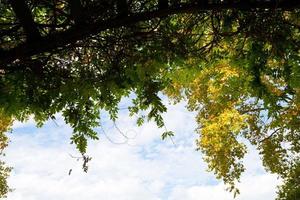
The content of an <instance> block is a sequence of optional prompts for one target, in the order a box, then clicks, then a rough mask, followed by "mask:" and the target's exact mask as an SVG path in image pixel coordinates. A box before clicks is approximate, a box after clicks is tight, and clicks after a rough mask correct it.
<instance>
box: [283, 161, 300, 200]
mask: <svg viewBox="0 0 300 200" xmlns="http://www.w3.org/2000/svg"><path fill="white" fill-rule="evenodd" d="M299 198H300V164H299V161H298V162H297V163H296V164H295V165H294V166H293V167H292V168H291V172H290V174H289V176H288V177H287V178H286V179H285V182H284V184H283V185H282V186H281V187H280V188H279V192H278V197H277V200H294V199H299Z"/></svg>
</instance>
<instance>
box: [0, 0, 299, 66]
mask: <svg viewBox="0 0 300 200" xmlns="http://www.w3.org/2000/svg"><path fill="white" fill-rule="evenodd" d="M14 1H17V0H14ZM18 1H19V0H18ZM287 1H292V0H286V1H284V2H285V4H276V1H266V2H261V3H259V2H252V1H250V0H248V1H246V0H243V1H241V2H238V3H227V4H226V3H222V4H217V3H215V4H207V5H205V6H204V5H203V4H201V5H200V4H197V2H196V3H195V4H191V3H189V4H180V6H176V7H169V8H167V9H158V10H155V11H149V12H144V13H137V14H131V15H129V16H125V17H122V18H113V19H109V20H105V21H103V20H102V19H100V20H98V21H96V22H95V23H92V24H86V25H85V27H84V28H81V27H77V26H74V27H72V28H70V29H68V30H66V31H64V32H57V33H54V34H51V35H48V36H45V37H43V38H41V39H36V40H34V41H31V42H25V43H23V44H20V45H18V46H17V47H15V48H13V49H11V50H8V51H5V50H2V51H1V49H0V60H1V61H0V64H2V65H5V64H8V63H10V62H12V61H15V60H16V59H22V58H24V57H30V56H33V55H37V54H40V53H44V52H49V51H53V50H56V49H58V48H59V47H64V46H66V45H69V44H72V43H75V42H76V41H78V40H83V39H85V38H87V37H89V36H91V35H95V34H98V33H99V32H101V31H104V30H107V29H113V28H119V27H122V26H128V25H132V24H135V23H137V22H140V21H146V20H151V19H154V18H164V17H167V16H169V15H172V14H179V13H194V12H200V11H206V10H221V9H233V8H235V9H243V10H256V9H275V8H277V9H278V8H280V9H295V8H296V7H297V8H299V7H300V3H298V4H291V5H293V6H291V5H290V4H287V3H286V2H287ZM26 21H27V20H26ZM1 67H4V66H1Z"/></svg>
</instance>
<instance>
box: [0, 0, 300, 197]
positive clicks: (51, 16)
mask: <svg viewBox="0 0 300 200" xmlns="http://www.w3.org/2000/svg"><path fill="white" fill-rule="evenodd" d="M299 38H300V3H299V2H298V1H293V0H243V1H242V0H201V1H197V0H185V1H183V0H181V1H180V0H172V1H168V0H158V1H155V0H141V1H134V0H129V1H128V0H119V1H108V0H101V1H100V0H99V1H85V0H69V1H68V0H51V1H50V0H39V1H36V0H27V1H26V0H2V1H1V3H0V91H1V92H0V109H1V113H2V115H3V117H2V118H3V119H8V120H11V119H14V120H20V121H24V120H26V119H28V117H29V116H34V118H35V120H36V122H37V124H38V125H39V126H42V125H43V123H44V122H45V121H46V120H47V119H49V118H52V119H53V118H55V117H54V115H55V114H56V113H58V112H61V113H62V115H63V117H64V119H65V121H66V123H68V124H70V125H71V126H72V128H73V130H74V132H73V135H72V137H71V141H72V142H73V143H74V144H75V145H76V147H77V148H78V150H79V151H80V152H81V153H82V154H83V155H84V154H85V152H86V148H87V139H98V136H97V133H96V132H95V131H94V130H93V128H94V127H96V126H98V125H99V117H100V115H99V114H100V112H101V110H106V111H108V112H109V114H110V117H111V119H112V120H115V119H116V118H117V116H118V103H119V102H120V100H121V99H122V98H123V97H126V96H128V95H129V94H131V93H134V94H135V96H136V97H135V99H133V101H132V106H130V107H129V110H130V113H131V114H139V113H140V112H141V111H147V116H141V117H140V118H139V119H138V121H137V124H139V125H140V124H141V123H143V122H144V120H145V118H146V119H148V120H154V121H155V122H156V123H157V126H158V127H163V126H164V122H163V119H162V117H161V114H162V113H163V112H166V107H165V105H164V104H163V103H162V101H161V99H160V98H159V95H158V94H159V93H160V92H162V93H164V94H165V95H166V96H168V97H169V98H170V100H171V101H173V102H174V103H176V102H179V101H182V100H185V101H187V102H188V108H189V109H190V110H191V111H196V112H197V113H198V115H197V117H196V121H197V122H198V124H199V127H198V128H197V130H196V132H197V134H198V135H199V139H198V140H197V141H196V143H197V147H198V150H200V151H202V153H203V154H204V159H205V161H206V162H207V163H208V166H209V169H210V170H211V171H213V172H214V173H215V174H216V176H217V178H219V179H222V180H223V181H224V182H225V183H226V184H227V185H228V186H229V190H230V191H234V192H235V193H237V192H238V190H237V189H236V188H235V184H236V182H237V181H238V180H239V178H240V175H241V173H242V172H243V171H244V170H245V169H244V166H243V164H242V159H243V157H244V155H245V154H246V152H247V148H246V146H245V143H244V141H245V140H248V141H249V142H250V143H251V144H252V145H254V146H255V147H256V148H257V149H258V151H259V152H260V154H261V157H262V160H263V164H264V166H265V167H266V169H267V170H269V171H270V172H272V173H276V174H279V175H280V176H281V177H282V178H283V179H284V180H285V181H286V182H285V183H286V184H285V185H284V186H283V187H282V188H281V189H280V191H279V197H278V198H279V199H288V197H290V196H292V195H294V196H295V195H298V196H297V197H299V191H298V190H294V189H293V188H292V186H290V185H291V184H297V183H299V181H298V182H297V180H295V179H297V178H293V177H296V176H295V174H299V173H298V171H299V162H298V163H297V160H298V159H299V157H300V155H299V153H300V51H299V46H300V39H299ZM8 124H10V121H9V123H8ZM8 126H9V125H7V126H6V127H8ZM5 130H6V129H5ZM5 130H4V131H5ZM2 132H3V131H2ZM172 134H173V133H171V132H165V133H164V134H163V138H165V137H167V136H171V135H172ZM3 141H6V139H4V140H3ZM0 144H1V143H0ZM1 169H2V168H0V170H1ZM3 169H5V170H4V171H5V173H4V176H1V177H0V180H2V177H4V179H3V180H5V177H7V172H8V171H9V168H6V167H4V168H3ZM2 171H3V170H2ZM1 183H2V182H1ZM1 183H0V184H1ZM4 183H5V184H6V182H4ZM7 191H8V189H7V187H6V189H4V190H3V191H2V190H0V197H1V195H4V194H5V193H6V192H7ZM297 192H298V193H297ZM287 193H288V195H286V194H287Z"/></svg>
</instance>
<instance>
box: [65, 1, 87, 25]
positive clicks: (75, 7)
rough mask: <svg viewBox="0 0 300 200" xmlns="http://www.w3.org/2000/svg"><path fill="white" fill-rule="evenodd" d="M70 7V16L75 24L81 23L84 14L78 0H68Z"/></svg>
mask: <svg viewBox="0 0 300 200" xmlns="http://www.w3.org/2000/svg"><path fill="white" fill-rule="evenodd" d="M69 3H70V9H71V16H72V18H73V20H74V21H75V24H76V25H81V24H83V23H84V20H85V16H84V12H83V9H84V8H83V6H82V4H81V1H80V0H69Z"/></svg>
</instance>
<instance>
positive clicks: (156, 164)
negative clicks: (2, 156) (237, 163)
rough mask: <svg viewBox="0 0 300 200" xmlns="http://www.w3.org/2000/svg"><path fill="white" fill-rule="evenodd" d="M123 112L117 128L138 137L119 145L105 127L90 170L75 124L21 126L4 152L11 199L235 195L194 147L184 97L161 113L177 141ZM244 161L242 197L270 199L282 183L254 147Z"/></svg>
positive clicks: (173, 199) (173, 198)
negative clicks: (80, 158) (75, 140)
mask: <svg viewBox="0 0 300 200" xmlns="http://www.w3.org/2000/svg"><path fill="white" fill-rule="evenodd" d="M124 113H125V112H124ZM124 113H121V116H120V119H119V120H118V123H117V124H118V127H119V128H120V129H121V130H122V132H125V133H128V134H133V135H134V134H135V133H134V131H132V132H131V133H129V132H128V131H129V130H135V131H136V132H137V133H138V134H137V136H136V138H135V139H130V140H129V142H128V143H129V144H123V145H116V144H112V143H110V142H109V141H108V140H107V139H105V137H103V133H102V135H100V136H101V138H100V141H93V142H90V145H89V151H88V154H89V155H90V156H91V157H92V158H93V159H92V161H91V162H90V163H89V171H88V173H87V174H86V173H84V172H83V171H82V169H81V162H77V161H76V159H74V158H71V156H70V155H69V154H71V155H74V156H76V155H77V154H78V153H77V151H76V150H74V147H73V146H71V145H70V144H69V137H70V134H71V129H70V128H69V127H68V126H66V125H64V124H63V120H62V119H61V118H60V117H59V116H58V117H57V118H58V120H57V123H58V125H55V123H53V122H52V121H49V122H48V123H47V124H46V125H45V126H44V127H43V128H41V129H36V128H33V127H32V123H33V122H30V125H28V126H27V125H24V126H22V127H27V129H28V127H30V130H27V129H26V131H25V129H23V128H20V127H21V126H15V131H14V132H13V134H12V135H11V144H10V146H9V148H8V150H7V157H6V160H7V162H8V164H9V165H10V166H13V167H14V170H13V172H12V175H11V177H10V179H9V182H10V185H11V186H12V187H13V188H15V191H14V192H12V193H10V194H9V197H8V200H22V199H26V200H27V199H29V200H40V199H43V200H53V199H60V200H69V199H72V200H82V199H84V200H94V199H105V200H106V199H107V200H127V199H128V200H135V199H137V200H140V199H143V200H148V199H149V200H159V199H170V200H177V199H178V200H179V199H180V200H182V199H184V200H194V199H197V200H198V199H204V200H208V199H209V200H213V199H217V200H221V199H222V200H227V199H228V200H229V199H232V195H231V194H229V193H228V192H226V191H225V190H224V187H223V185H222V184H221V183H220V182H217V181H216V180H215V178H214V176H213V175H212V174H211V173H208V172H206V165H205V163H203V162H202V159H201V154H200V152H195V145H194V139H195V137H197V135H196V134H195V133H194V132H193V130H194V129H195V127H196V125H195V122H194V114H191V113H188V112H187V111H186V110H185V108H184V106H183V104H180V105H177V106H169V112H168V113H167V114H166V115H165V116H164V119H165V120H166V124H167V127H168V129H170V130H173V131H174V132H176V136H175V137H174V140H175V143H176V145H174V144H173V143H172V142H171V141H170V140H169V139H167V140H166V141H161V139H160V134H161V133H162V132H163V130H158V129H157V128H156V127H155V125H154V124H145V125H144V126H143V127H141V128H137V127H134V126H133V124H134V120H132V119H129V118H128V117H127V116H126V115H125V114H124ZM105 120H106V119H105V118H104V119H103V121H105ZM105 124H106V126H105V129H106V134H107V135H108V136H109V137H110V138H111V139H114V140H116V141H121V140H123V139H124V137H123V136H122V135H121V134H120V133H118V131H117V130H116V128H115V127H113V126H112V124H109V123H107V121H105ZM16 127H18V128H16ZM22 131H24V132H22ZM99 131H100V130H99ZM29 132H30V133H29ZM245 163H246V164H247V166H248V167H249V170H248V171H247V172H246V173H245V175H244V176H243V178H242V183H241V185H240V189H241V193H242V194H241V195H240V196H239V198H238V199H239V200H250V199H251V200H252V199H255V200H260V199H272V197H273V196H274V194H275V192H274V191H275V186H276V183H277V182H276V179H275V178H274V177H273V176H271V175H268V174H265V172H264V171H263V169H262V168H261V167H257V166H259V165H260V164H261V163H260V160H259V157H258V156H257V153H255V151H253V150H251V154H250V155H249V156H248V157H247V158H246V161H245ZM247 166H246V167H247ZM70 169H72V173H71V175H70V176H69V175H68V172H69V170H70ZM269 197H271V198H269Z"/></svg>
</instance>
